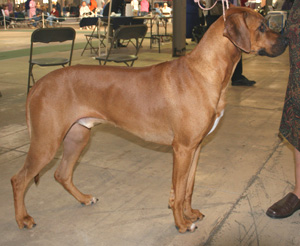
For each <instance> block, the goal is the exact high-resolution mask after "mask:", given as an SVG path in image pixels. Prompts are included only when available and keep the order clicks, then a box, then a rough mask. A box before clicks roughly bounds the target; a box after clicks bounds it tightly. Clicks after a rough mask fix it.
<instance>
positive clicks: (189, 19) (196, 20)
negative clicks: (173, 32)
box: [185, 0, 201, 38]
mask: <svg viewBox="0 0 300 246" xmlns="http://www.w3.org/2000/svg"><path fill="white" fill-rule="evenodd" d="M200 24H201V20H200V17H199V6H198V4H197V3H195V2H194V0H186V36H185V37H186V38H193V34H192V31H193V28H194V26H199V25H200Z"/></svg>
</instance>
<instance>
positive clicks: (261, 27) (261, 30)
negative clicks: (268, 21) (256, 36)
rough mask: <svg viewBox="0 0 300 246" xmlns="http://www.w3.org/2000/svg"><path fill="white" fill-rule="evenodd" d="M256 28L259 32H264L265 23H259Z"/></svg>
mask: <svg viewBox="0 0 300 246" xmlns="http://www.w3.org/2000/svg"><path fill="white" fill-rule="evenodd" d="M258 30H259V31H260V32H265V31H266V26H265V24H264V23H261V25H260V26H259V28H258Z"/></svg>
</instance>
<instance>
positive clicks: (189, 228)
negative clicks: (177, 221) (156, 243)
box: [176, 223, 198, 233]
mask: <svg viewBox="0 0 300 246" xmlns="http://www.w3.org/2000/svg"><path fill="white" fill-rule="evenodd" d="M176 228H177V229H178V231H179V232H180V233H185V232H187V231H189V232H194V231H195V230H196V229H197V228H198V227H197V226H196V225H195V224H194V223H191V224H189V225H187V226H181V227H178V226H176Z"/></svg>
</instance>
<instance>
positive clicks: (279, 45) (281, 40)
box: [258, 35, 289, 57]
mask: <svg viewBox="0 0 300 246" xmlns="http://www.w3.org/2000/svg"><path fill="white" fill-rule="evenodd" d="M288 44H289V39H288V38H286V37H284V36H282V35H280V36H279V37H278V38H277V42H276V43H275V44H274V45H273V46H272V48H271V51H270V52H268V51H267V50H266V49H265V48H262V49H260V50H259V51H258V55H260V56H268V57H276V56H279V55H281V54H282V53H283V52H284V51H285V49H286V47H287V46H288Z"/></svg>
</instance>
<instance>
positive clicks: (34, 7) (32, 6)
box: [29, 0, 36, 18]
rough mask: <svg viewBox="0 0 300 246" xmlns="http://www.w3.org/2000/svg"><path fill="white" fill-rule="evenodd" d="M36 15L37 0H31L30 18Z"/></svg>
mask: <svg viewBox="0 0 300 246" xmlns="http://www.w3.org/2000/svg"><path fill="white" fill-rule="evenodd" d="M35 15H36V3H35V0H30V2H29V18H32V17H33V16H35Z"/></svg>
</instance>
